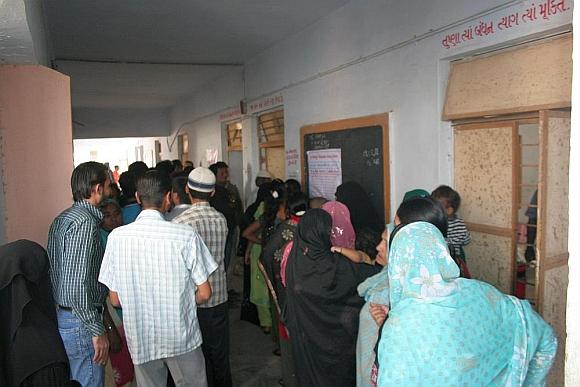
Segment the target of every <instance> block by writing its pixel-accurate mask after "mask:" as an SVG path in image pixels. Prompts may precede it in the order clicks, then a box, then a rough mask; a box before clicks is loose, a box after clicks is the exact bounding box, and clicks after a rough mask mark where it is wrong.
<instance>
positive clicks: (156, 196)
mask: <svg viewBox="0 0 580 387" xmlns="http://www.w3.org/2000/svg"><path fill="white" fill-rule="evenodd" d="M169 191H171V180H170V179H169V176H168V175H166V174H165V173H162V172H160V171H157V170H155V171H148V172H146V173H145V174H144V175H143V176H141V177H140V178H139V179H137V195H139V199H140V200H141V203H142V204H143V205H146V206H148V207H155V208H161V206H162V205H163V198H164V196H165V195H166V194H167V193H168V192H169Z"/></svg>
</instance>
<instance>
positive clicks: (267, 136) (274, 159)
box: [258, 109, 286, 180]
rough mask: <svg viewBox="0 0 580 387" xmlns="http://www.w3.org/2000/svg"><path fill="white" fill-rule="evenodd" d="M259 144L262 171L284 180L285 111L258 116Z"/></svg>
mask: <svg viewBox="0 0 580 387" xmlns="http://www.w3.org/2000/svg"><path fill="white" fill-rule="evenodd" d="M258 143H259V146H260V169H265V170H268V171H269V172H270V173H271V174H272V176H274V177H275V178H278V179H282V180H284V179H285V177H286V159H285V153H284V110H283V109H280V110H275V111H272V112H266V113H263V114H261V115H260V116H258Z"/></svg>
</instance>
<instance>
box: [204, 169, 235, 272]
mask: <svg viewBox="0 0 580 387" xmlns="http://www.w3.org/2000/svg"><path fill="white" fill-rule="evenodd" d="M209 169H210V170H211V171H212V172H213V174H214V175H215V178H216V181H215V185H216V186H215V194H214V196H213V197H212V198H211V200H210V204H211V206H212V207H214V208H215V209H216V210H218V211H219V212H221V213H222V214H224V216H225V217H226V220H227V222H228V239H227V241H226V252H225V267H226V271H228V272H229V270H228V267H229V266H230V262H231V261H232V260H233V259H234V257H235V256H236V253H237V249H238V241H239V238H240V228H239V227H238V226H239V224H240V220H241V219H242V215H243V213H244V208H243V205H242V199H241V198H240V193H239V191H238V187H236V186H235V185H234V184H232V183H230V172H229V167H228V165H227V164H226V163H224V162H223V161H218V162H217V163H215V164H212V165H210V166H209Z"/></svg>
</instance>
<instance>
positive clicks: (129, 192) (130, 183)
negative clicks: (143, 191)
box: [119, 171, 137, 198]
mask: <svg viewBox="0 0 580 387" xmlns="http://www.w3.org/2000/svg"><path fill="white" fill-rule="evenodd" d="M136 180H137V178H136V177H135V173H133V172H131V171H126V172H123V173H121V176H119V185H120V186H121V191H122V192H123V196H125V197H126V198H132V197H134V196H135V182H136Z"/></svg>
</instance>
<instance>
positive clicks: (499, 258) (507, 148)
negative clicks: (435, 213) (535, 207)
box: [454, 121, 519, 294]
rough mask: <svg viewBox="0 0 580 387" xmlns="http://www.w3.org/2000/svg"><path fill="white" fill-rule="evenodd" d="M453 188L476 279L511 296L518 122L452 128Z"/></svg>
mask: <svg viewBox="0 0 580 387" xmlns="http://www.w3.org/2000/svg"><path fill="white" fill-rule="evenodd" d="M454 164H455V165H454V171H455V172H454V174H455V177H454V180H455V182H454V188H455V190H456V191H457V192H459V194H460V195H461V207H460V209H459V214H460V216H461V217H463V219H464V220H465V222H466V224H467V227H468V229H469V230H470V232H471V238H472V241H471V243H470V244H469V245H467V246H466V248H465V253H466V257H467V264H468V266H469V270H470V271H471V274H472V276H473V277H474V278H476V279H479V280H482V281H485V282H488V283H490V284H492V285H494V286H495V287H497V288H498V289H499V290H501V291H503V292H505V293H508V294H512V293H513V287H514V274H513V273H514V257H515V249H516V240H515V224H516V221H517V204H516V203H517V200H518V198H517V192H518V190H517V170H516V168H517V165H519V160H518V141H517V125H516V122H515V121H501V122H489V123H479V124H466V125H458V126H456V127H455V128H454Z"/></svg>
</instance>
